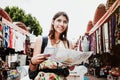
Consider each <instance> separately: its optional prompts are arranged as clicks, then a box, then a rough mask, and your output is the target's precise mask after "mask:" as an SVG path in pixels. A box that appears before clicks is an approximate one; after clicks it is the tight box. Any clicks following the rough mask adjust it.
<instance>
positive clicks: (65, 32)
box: [48, 12, 69, 40]
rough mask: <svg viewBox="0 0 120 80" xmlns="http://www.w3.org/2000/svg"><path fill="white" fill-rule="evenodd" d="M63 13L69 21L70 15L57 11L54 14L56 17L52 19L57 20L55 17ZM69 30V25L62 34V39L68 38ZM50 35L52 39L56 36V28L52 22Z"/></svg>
mask: <svg viewBox="0 0 120 80" xmlns="http://www.w3.org/2000/svg"><path fill="white" fill-rule="evenodd" d="M61 15H62V16H64V17H66V19H67V21H68V22H69V17H68V15H67V14H66V13H65V12H57V13H56V14H55V15H54V17H53V18H52V20H53V21H55V19H56V18H58V17H59V16H61ZM67 30H68V26H67V28H66V30H65V31H64V32H63V33H62V34H61V35H60V39H61V40H66V39H67ZM48 36H49V37H50V39H54V38H55V29H54V25H53V24H52V23H51V28H50V31H49V34H48Z"/></svg>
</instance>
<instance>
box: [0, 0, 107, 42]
mask: <svg viewBox="0 0 120 80" xmlns="http://www.w3.org/2000/svg"><path fill="white" fill-rule="evenodd" d="M106 2H107V0H0V7H1V8H5V7H6V6H10V7H12V6H18V7H19V8H21V9H23V10H24V11H25V13H26V14H31V15H32V16H33V17H36V19H37V20H38V21H39V23H40V25H41V26H42V28H43V34H42V35H43V36H46V35H47V34H48V32H49V29H50V24H51V21H52V17H53V15H54V14H55V13H56V12H58V11H65V12H66V13H67V14H68V16H69V19H70V21H69V24H68V38H69V39H71V40H76V39H78V38H79V36H80V35H83V34H84V33H85V32H86V28H87V24H88V22H89V21H90V20H92V21H93V18H94V14H95V11H96V9H97V7H98V5H99V4H105V5H106Z"/></svg>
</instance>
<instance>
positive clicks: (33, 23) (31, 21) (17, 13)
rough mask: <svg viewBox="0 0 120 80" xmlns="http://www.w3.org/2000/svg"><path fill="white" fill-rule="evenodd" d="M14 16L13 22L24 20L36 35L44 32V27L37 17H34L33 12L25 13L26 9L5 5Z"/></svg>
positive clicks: (6, 9)
mask: <svg viewBox="0 0 120 80" xmlns="http://www.w3.org/2000/svg"><path fill="white" fill-rule="evenodd" d="M4 10H5V11H6V12H7V13H8V14H9V15H10V17H11V18H12V20H13V22H18V21H19V22H22V23H24V24H25V25H26V26H27V27H29V28H30V30H29V31H30V33H32V32H33V34H34V35H36V36H38V35H41V34H42V27H41V26H40V24H39V22H38V21H37V19H36V18H35V17H32V15H31V14H25V11H24V10H22V9H20V8H18V7H16V6H13V7H9V6H7V7H5V9H4Z"/></svg>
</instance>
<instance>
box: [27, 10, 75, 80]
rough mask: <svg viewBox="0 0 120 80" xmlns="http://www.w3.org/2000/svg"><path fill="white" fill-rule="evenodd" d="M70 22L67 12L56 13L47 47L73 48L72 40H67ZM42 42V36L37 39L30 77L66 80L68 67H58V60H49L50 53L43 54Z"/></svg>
mask: <svg viewBox="0 0 120 80" xmlns="http://www.w3.org/2000/svg"><path fill="white" fill-rule="evenodd" d="M68 23H69V18H68V16H67V14H66V13H65V12H58V13H56V14H55V15H54V17H53V19H52V22H51V28H50V32H49V34H48V36H47V38H48V42H47V46H46V47H48V46H52V47H55V48H59V47H62V48H69V49H73V45H72V42H70V41H68V40H67V30H68ZM42 42H43V39H42V37H41V36H39V37H38V38H37V39H36V41H35V44H34V52H33V57H32V58H31V62H30V65H29V77H30V78H31V79H35V80H66V77H67V76H68V75H69V70H68V68H60V67H59V69H58V64H57V63H56V62H54V61H51V60H47V58H48V57H49V56H50V54H42V52H43V50H42Z"/></svg>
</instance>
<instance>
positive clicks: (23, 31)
mask: <svg viewBox="0 0 120 80" xmlns="http://www.w3.org/2000/svg"><path fill="white" fill-rule="evenodd" d="M2 22H3V23H4V24H6V25H8V26H9V27H11V28H12V29H14V30H16V31H18V32H20V33H23V34H25V35H29V34H30V33H29V32H28V31H26V30H24V29H22V28H20V27H18V26H17V25H15V24H13V23H11V22H9V21H8V20H6V19H5V18H3V17H2Z"/></svg>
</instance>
